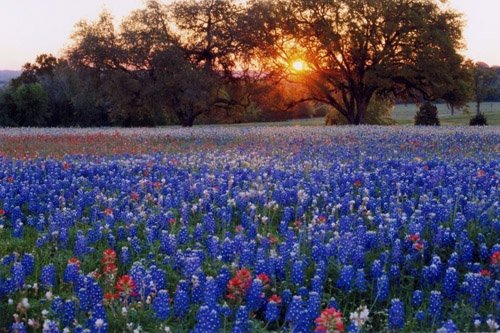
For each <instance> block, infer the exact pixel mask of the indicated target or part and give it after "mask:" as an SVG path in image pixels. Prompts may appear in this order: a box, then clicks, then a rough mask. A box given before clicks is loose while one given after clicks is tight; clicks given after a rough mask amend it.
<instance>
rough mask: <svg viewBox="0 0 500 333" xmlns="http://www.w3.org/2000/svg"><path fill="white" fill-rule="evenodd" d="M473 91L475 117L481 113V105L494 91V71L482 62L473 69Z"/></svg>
mask: <svg viewBox="0 0 500 333" xmlns="http://www.w3.org/2000/svg"><path fill="white" fill-rule="evenodd" d="M472 77H473V81H474V82H473V90H474V95H475V97H476V98H475V99H476V115H477V116H479V114H480V113H481V103H482V102H484V100H485V99H486V96H488V95H489V94H491V93H492V91H494V85H495V80H496V75H495V70H494V69H492V68H491V67H489V66H488V65H487V64H485V63H484V62H478V63H477V64H476V65H475V66H474V68H473V75H472Z"/></svg>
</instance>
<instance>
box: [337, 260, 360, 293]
mask: <svg viewBox="0 0 500 333" xmlns="http://www.w3.org/2000/svg"><path fill="white" fill-rule="evenodd" d="M355 274H356V271H355V270H354V267H353V266H350V265H349V266H344V267H342V269H341V270H340V276H339V279H338V280H337V287H338V288H339V289H340V290H342V291H343V292H350V291H351V290H352V284H353V282H354V281H353V280H354V277H355Z"/></svg>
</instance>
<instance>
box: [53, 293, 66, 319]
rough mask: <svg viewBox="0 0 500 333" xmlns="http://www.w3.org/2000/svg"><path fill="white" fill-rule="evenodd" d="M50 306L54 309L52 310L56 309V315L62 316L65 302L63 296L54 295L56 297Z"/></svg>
mask: <svg viewBox="0 0 500 333" xmlns="http://www.w3.org/2000/svg"><path fill="white" fill-rule="evenodd" d="M50 308H51V309H52V311H54V313H55V314H56V315H58V316H62V315H63V310H64V302H63V300H62V298H61V297H59V296H56V297H54V299H53V300H52V304H51V305H50Z"/></svg>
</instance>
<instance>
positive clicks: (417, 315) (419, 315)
mask: <svg viewBox="0 0 500 333" xmlns="http://www.w3.org/2000/svg"><path fill="white" fill-rule="evenodd" d="M415 319H417V321H419V322H423V321H424V320H425V312H424V311H422V310H419V311H417V313H415Z"/></svg>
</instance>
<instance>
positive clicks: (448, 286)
mask: <svg viewBox="0 0 500 333" xmlns="http://www.w3.org/2000/svg"><path fill="white" fill-rule="evenodd" d="M457 292H458V272H457V270H456V269H455V268H453V267H450V268H448V269H447V270H446V274H445V276H444V281H443V294H444V296H445V297H447V298H448V299H450V300H452V301H454V300H455V299H456V296H457Z"/></svg>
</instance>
